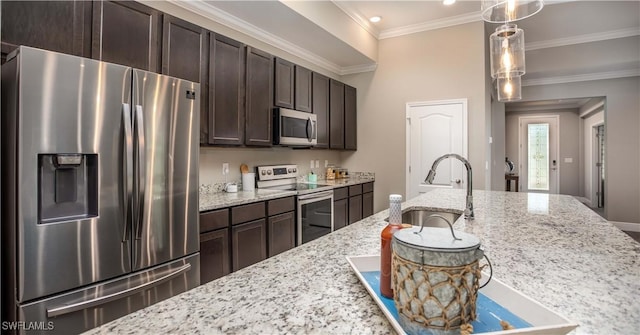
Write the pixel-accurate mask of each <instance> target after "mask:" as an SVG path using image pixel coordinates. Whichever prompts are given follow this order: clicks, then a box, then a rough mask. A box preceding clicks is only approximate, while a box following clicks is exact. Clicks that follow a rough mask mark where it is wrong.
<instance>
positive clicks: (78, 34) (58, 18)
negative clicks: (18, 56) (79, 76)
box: [0, 1, 92, 57]
mask: <svg viewBox="0 0 640 335" xmlns="http://www.w3.org/2000/svg"><path fill="white" fill-rule="evenodd" d="M0 6H2V53H3V54H7V53H9V52H11V51H13V49H15V48H16V47H17V46H19V45H26V46H30V47H34V48H39V49H45V50H51V51H56V52H61V53H65V54H70V55H76V56H82V57H89V56H90V55H91V35H90V33H91V8H92V3H91V2H88V1H2V2H0Z"/></svg>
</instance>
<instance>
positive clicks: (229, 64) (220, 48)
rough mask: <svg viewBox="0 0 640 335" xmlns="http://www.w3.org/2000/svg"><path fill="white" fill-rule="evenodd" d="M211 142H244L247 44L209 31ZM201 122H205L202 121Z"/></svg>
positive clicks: (227, 143)
mask: <svg viewBox="0 0 640 335" xmlns="http://www.w3.org/2000/svg"><path fill="white" fill-rule="evenodd" d="M209 39H210V45H209V50H210V55H209V141H208V142H209V144H223V145H242V144H243V143H244V92H245V45H244V44H242V43H240V42H238V41H234V40H232V39H230V38H228V37H224V36H222V35H218V34H213V33H210V38H209ZM201 122H202V121H201Z"/></svg>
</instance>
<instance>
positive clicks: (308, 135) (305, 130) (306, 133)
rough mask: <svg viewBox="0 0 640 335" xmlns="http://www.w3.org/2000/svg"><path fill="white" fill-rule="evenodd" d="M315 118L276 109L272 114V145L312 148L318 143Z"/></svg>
mask: <svg viewBox="0 0 640 335" xmlns="http://www.w3.org/2000/svg"><path fill="white" fill-rule="evenodd" d="M317 130H318V121H317V116H316V115H315V114H311V113H305V112H299V111H296V110H293V109H287V108H276V109H275V110H274V112H273V144H279V145H285V146H292V147H312V146H315V145H316V144H317V143H318V131H317Z"/></svg>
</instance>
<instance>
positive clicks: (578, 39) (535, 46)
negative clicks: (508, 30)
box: [525, 27, 640, 51]
mask: <svg viewBox="0 0 640 335" xmlns="http://www.w3.org/2000/svg"><path fill="white" fill-rule="evenodd" d="M638 35H640V29H638V28H637V27H635V28H633V27H632V28H625V29H617V30H610V31H603V32H599V33H594V34H585V35H578V36H571V37H564V38H558V39H553V40H546V41H538V42H531V43H526V42H525V51H531V50H539V49H547V48H556V47H563V46H567V45H575V44H582V43H591V42H598V41H606V40H613V39H616V38H625V37H631V36H638Z"/></svg>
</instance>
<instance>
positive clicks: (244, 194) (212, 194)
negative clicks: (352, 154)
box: [199, 177, 375, 212]
mask: <svg viewBox="0 0 640 335" xmlns="http://www.w3.org/2000/svg"><path fill="white" fill-rule="evenodd" d="M372 181H375V179H374V178H373V177H352V178H345V179H336V180H318V182H317V183H318V184H325V185H330V186H333V187H343V186H350V185H356V184H362V183H368V182H372ZM219 189H220V187H211V186H210V187H206V186H201V187H200V198H199V201H200V211H201V212H204V211H210V210H214V209H219V208H225V207H231V206H237V205H244V204H250V203H253V202H258V201H265V200H270V199H276V198H282V197H288V196H293V195H296V192H295V191H283V190H267V189H255V190H253V191H238V192H236V193H227V192H224V191H219Z"/></svg>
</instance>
